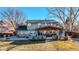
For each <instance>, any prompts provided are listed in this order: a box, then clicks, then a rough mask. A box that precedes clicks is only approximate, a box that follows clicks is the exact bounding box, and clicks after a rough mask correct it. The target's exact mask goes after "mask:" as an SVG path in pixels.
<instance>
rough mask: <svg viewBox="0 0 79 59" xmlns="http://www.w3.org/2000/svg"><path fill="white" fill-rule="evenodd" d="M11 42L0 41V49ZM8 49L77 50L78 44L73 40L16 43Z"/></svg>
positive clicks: (3, 48) (78, 49)
mask: <svg viewBox="0 0 79 59" xmlns="http://www.w3.org/2000/svg"><path fill="white" fill-rule="evenodd" d="M10 43H11V42H8V41H7V42H2V41H0V51H2V50H3V51H5V50H7V49H8V48H10V47H12V46H14V45H11V44H10ZM10 51H79V45H78V44H76V43H75V42H73V41H52V42H46V43H37V44H24V45H17V46H16V47H14V48H12V49H10Z"/></svg>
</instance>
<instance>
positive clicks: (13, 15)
mask: <svg viewBox="0 0 79 59" xmlns="http://www.w3.org/2000/svg"><path fill="white" fill-rule="evenodd" d="M0 14H1V16H2V18H3V19H7V20H8V21H9V22H10V23H11V25H12V26H13V28H14V29H15V30H16V27H17V26H18V23H19V22H22V21H24V20H25V19H26V17H25V16H24V14H23V13H22V12H21V11H20V10H16V9H14V8H7V9H6V10H4V11H2V12H0Z"/></svg>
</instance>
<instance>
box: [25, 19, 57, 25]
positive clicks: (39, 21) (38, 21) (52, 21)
mask: <svg viewBox="0 0 79 59" xmlns="http://www.w3.org/2000/svg"><path fill="white" fill-rule="evenodd" d="M26 23H32V24H35V23H58V22H57V21H55V20H27V21H26Z"/></svg>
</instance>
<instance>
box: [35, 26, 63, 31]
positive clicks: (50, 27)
mask: <svg viewBox="0 0 79 59" xmlns="http://www.w3.org/2000/svg"><path fill="white" fill-rule="evenodd" d="M36 30H63V28H59V27H53V26H46V27H42V28H37V29H36Z"/></svg>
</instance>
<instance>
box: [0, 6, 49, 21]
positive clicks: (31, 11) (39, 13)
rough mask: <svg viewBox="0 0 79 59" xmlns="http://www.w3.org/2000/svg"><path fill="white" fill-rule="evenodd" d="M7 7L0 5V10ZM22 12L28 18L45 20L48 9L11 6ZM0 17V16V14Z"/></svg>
mask: <svg viewBox="0 0 79 59" xmlns="http://www.w3.org/2000/svg"><path fill="white" fill-rule="evenodd" d="M7 8H8V7H0V12H2V11H3V10H6V9H7ZM12 8H15V9H17V10H20V11H22V12H23V13H24V16H26V17H27V19H28V20H45V19H47V18H48V11H47V9H46V8H45V7H12ZM0 18H1V16H0Z"/></svg>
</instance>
